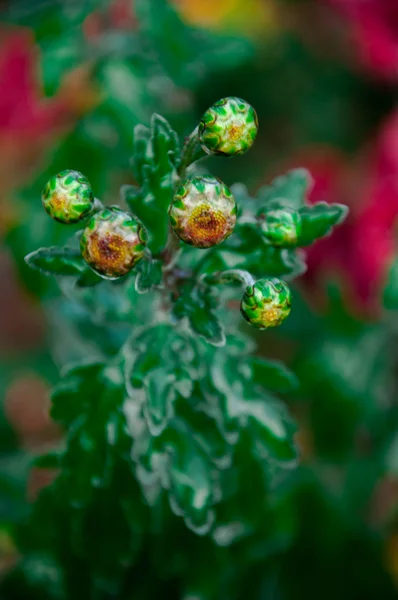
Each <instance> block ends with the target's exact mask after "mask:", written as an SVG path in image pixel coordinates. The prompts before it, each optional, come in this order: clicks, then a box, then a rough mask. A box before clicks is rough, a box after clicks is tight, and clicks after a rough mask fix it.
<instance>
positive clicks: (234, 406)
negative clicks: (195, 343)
mask: <svg viewBox="0 0 398 600" xmlns="http://www.w3.org/2000/svg"><path fill="white" fill-rule="evenodd" d="M211 374H212V382H213V383H212V385H214V386H215V388H216V389H217V390H218V395H217V396H216V397H217V399H218V404H219V411H218V419H219V421H220V426H221V429H222V430H223V431H224V432H225V434H226V435H227V437H228V439H229V441H230V443H234V444H236V443H237V441H238V440H239V438H240V437H241V435H242V432H243V431H244V430H247V431H249V433H250V439H251V447H252V451H253V453H254V456H256V455H257V453H258V452H260V454H261V455H262V456H264V457H271V458H273V459H275V460H276V461H278V462H279V463H281V464H285V465H290V464H291V463H292V462H293V461H295V460H296V456H297V450H296V447H295V444H294V440H293V434H294V431H295V428H294V426H293V424H292V422H291V421H290V419H289V416H288V414H287V411H286V410H285V408H284V407H283V405H282V404H281V403H280V402H279V401H278V400H277V399H276V398H274V397H273V396H272V395H271V394H270V393H266V394H264V391H261V392H260V391H259V389H258V387H257V382H256V381H253V377H252V370H251V369H250V368H249V369H247V365H246V363H245V358H244V357H243V358H242V360H241V361H239V360H236V358H235V357H229V358H228V357H225V356H223V355H221V354H216V355H215V356H214V358H213V361H212V365H211ZM271 383H272V382H271ZM263 387H266V381H264V386H263ZM207 393H208V392H207Z"/></svg>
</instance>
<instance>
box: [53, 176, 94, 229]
mask: <svg viewBox="0 0 398 600" xmlns="http://www.w3.org/2000/svg"><path fill="white" fill-rule="evenodd" d="M41 199H42V202H43V206H44V209H45V210H46V212H47V213H48V214H49V215H50V217H52V218H53V219H55V220H56V221H59V222H60V223H65V224H68V223H77V222H78V221H80V220H81V219H84V217H86V216H87V215H88V214H89V213H90V211H91V209H92V207H93V205H94V196H93V192H92V189H91V185H90V184H89V182H88V179H87V178H86V177H85V176H84V175H82V174H81V173H79V171H62V172H61V173H58V175H54V176H53V177H51V179H49V181H48V182H47V184H46V185H45V187H44V189H43V192H42V196H41Z"/></svg>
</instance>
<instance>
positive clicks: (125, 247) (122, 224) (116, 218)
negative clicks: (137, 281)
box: [80, 207, 147, 279]
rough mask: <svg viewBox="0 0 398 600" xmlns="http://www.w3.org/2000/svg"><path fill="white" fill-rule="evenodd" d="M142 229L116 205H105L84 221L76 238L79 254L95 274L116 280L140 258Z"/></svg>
mask: <svg viewBox="0 0 398 600" xmlns="http://www.w3.org/2000/svg"><path fill="white" fill-rule="evenodd" d="M146 243H147V236H146V231H145V229H144V228H143V226H142V225H141V223H139V221H137V219H135V218H134V217H133V216H132V215H130V214H128V213H126V212H124V211H123V210H121V209H120V208H117V207H111V208H106V209H104V210H102V211H100V212H98V213H96V214H95V215H93V217H92V218H91V219H90V221H89V222H88V225H87V227H86V228H85V230H84V231H83V235H82V237H81V241H80V248H81V252H82V256H83V258H84V260H85V261H86V262H87V264H88V265H89V266H90V267H91V268H92V269H93V270H94V271H95V272H96V273H98V274H99V275H102V276H103V277H106V278H108V279H117V278H118V277H122V276H123V275H126V273H128V272H129V271H131V269H132V268H133V267H134V266H135V265H136V264H137V263H138V262H139V261H140V260H141V259H142V258H143V256H144V252H145V247H146Z"/></svg>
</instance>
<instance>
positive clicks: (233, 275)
mask: <svg viewBox="0 0 398 600" xmlns="http://www.w3.org/2000/svg"><path fill="white" fill-rule="evenodd" d="M201 279H202V281H205V282H206V283H209V284H213V285H214V284H219V283H220V284H224V283H243V284H244V285H246V286H248V285H254V283H255V279H254V278H253V276H252V275H251V274H250V273H249V271H244V270H242V269H230V270H229V271H218V272H216V273H210V274H209V275H208V274H206V273H205V274H203V275H202V277H201Z"/></svg>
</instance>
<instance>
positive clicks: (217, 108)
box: [198, 97, 258, 156]
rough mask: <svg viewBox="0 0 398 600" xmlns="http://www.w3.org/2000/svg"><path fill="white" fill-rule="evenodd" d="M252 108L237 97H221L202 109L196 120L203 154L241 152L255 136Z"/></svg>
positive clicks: (238, 153) (256, 128) (256, 129)
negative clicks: (201, 113)
mask: <svg viewBox="0 0 398 600" xmlns="http://www.w3.org/2000/svg"><path fill="white" fill-rule="evenodd" d="M257 132H258V119H257V114H256V111H255V110H254V108H253V107H252V106H251V105H250V104H249V103H248V102H246V100H242V99H241V98H236V97H230V98H222V99H221V100H218V101H217V102H215V103H214V104H213V105H212V106H211V107H210V108H208V109H207V110H206V112H205V113H204V115H203V116H202V118H201V120H200V123H199V131H198V138H199V142H200V144H201V146H202V148H203V150H204V151H205V152H206V153H207V154H213V155H217V156H239V155H241V154H245V152H247V151H248V150H249V148H250V147H251V146H252V144H253V142H254V140H255V139H256V137H257Z"/></svg>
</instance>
